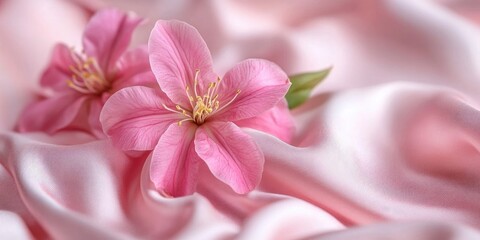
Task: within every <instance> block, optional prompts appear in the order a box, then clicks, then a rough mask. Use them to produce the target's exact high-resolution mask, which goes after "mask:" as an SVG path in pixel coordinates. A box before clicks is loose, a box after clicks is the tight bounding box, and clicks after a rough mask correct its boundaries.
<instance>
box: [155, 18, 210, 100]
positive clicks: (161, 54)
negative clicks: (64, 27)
mask: <svg viewBox="0 0 480 240" xmlns="http://www.w3.org/2000/svg"><path fill="white" fill-rule="evenodd" d="M148 51H149V53H150V64H151V66H152V71H153V73H154V74H155V76H156V78H157V81H158V84H159V85H160V88H161V89H162V91H164V92H165V93H166V94H167V95H168V97H169V98H170V99H172V100H173V101H174V102H175V103H178V104H181V105H182V106H185V107H186V106H189V105H190V104H189V101H188V98H187V96H186V93H185V88H186V87H187V86H188V87H189V88H190V90H191V91H193V87H194V79H195V71H196V70H199V71H200V73H199V78H200V81H199V82H198V84H199V85H198V89H199V92H203V89H205V87H204V86H206V85H207V84H208V82H209V81H215V80H216V75H215V74H213V69H212V57H211V56H210V52H209V50H208V48H207V45H206V43H205V41H204V40H203V39H202V37H201V36H200V34H199V33H198V31H197V30H196V29H195V28H193V27H192V26H190V25H188V24H186V23H184V22H179V21H161V20H160V21H157V23H156V24H155V27H154V28H153V30H152V33H151V35H150V40H149V42H148Z"/></svg>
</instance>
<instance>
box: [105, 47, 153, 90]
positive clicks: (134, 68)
mask: <svg viewBox="0 0 480 240" xmlns="http://www.w3.org/2000/svg"><path fill="white" fill-rule="evenodd" d="M116 70H117V71H116V75H115V78H114V79H115V81H114V82H113V83H112V88H113V92H116V91H118V90H120V89H122V88H125V87H131V86H139V85H140V86H151V87H154V86H155V85H156V81H155V76H154V75H153V73H152V70H151V68H150V62H149V60H148V50H147V46H142V47H138V48H135V49H132V50H130V51H127V52H126V53H125V54H123V55H122V56H121V57H120V59H119V60H118V61H117V66H116Z"/></svg>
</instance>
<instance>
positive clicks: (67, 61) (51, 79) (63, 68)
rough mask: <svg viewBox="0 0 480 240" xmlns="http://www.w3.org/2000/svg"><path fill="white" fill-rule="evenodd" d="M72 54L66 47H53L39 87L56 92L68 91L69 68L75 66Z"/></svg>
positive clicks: (59, 45) (70, 75) (70, 73)
mask: <svg viewBox="0 0 480 240" xmlns="http://www.w3.org/2000/svg"><path fill="white" fill-rule="evenodd" d="M72 54H76V53H73V52H72V50H71V49H70V48H68V47H67V46H66V45H64V44H57V45H55V47H54V49H53V53H52V57H51V60H50V63H49V65H48V67H47V68H46V69H45V71H44V72H43V75H42V77H41V79H40V85H42V86H43V87H49V88H52V89H54V90H56V91H64V90H66V89H70V87H68V84H67V80H68V79H70V78H71V77H72V72H71V71H70V69H69V68H70V66H73V65H74V64H75V63H74V61H73V59H72ZM71 90H73V89H71Z"/></svg>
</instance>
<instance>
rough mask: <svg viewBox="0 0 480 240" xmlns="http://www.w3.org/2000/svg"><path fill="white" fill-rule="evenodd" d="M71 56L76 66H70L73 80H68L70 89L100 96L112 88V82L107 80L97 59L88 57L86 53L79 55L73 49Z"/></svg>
mask: <svg viewBox="0 0 480 240" xmlns="http://www.w3.org/2000/svg"><path fill="white" fill-rule="evenodd" d="M70 56H71V58H72V59H73V61H74V63H75V64H74V65H71V66H69V69H70V71H71V72H72V78H71V79H69V80H67V84H68V86H69V87H71V88H73V89H74V90H76V91H78V92H80V93H84V94H99V93H102V92H105V91H106V90H108V89H109V88H110V82H109V81H107V79H106V78H105V75H104V74H103V70H102V69H101V68H100V65H98V62H97V61H96V59H95V58H92V57H88V56H86V55H85V54H84V53H83V55H78V54H76V53H75V52H74V50H73V49H71V51H70Z"/></svg>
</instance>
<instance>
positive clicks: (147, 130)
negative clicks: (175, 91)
mask: <svg viewBox="0 0 480 240" xmlns="http://www.w3.org/2000/svg"><path fill="white" fill-rule="evenodd" d="M162 104H168V105H169V106H172V104H171V103H170V102H169V101H168V98H166V96H165V94H164V93H162V92H161V91H159V90H156V89H152V88H148V87H143V86H136V87H128V88H124V89H122V90H120V91H118V92H116V93H115V94H113V95H112V96H111V97H110V98H109V99H108V100H107V102H106V103H105V105H104V107H103V110H102V112H101V113H100V122H101V123H102V126H103V130H104V132H105V133H106V134H107V135H108V136H110V137H111V138H112V140H113V142H114V143H115V144H116V145H117V146H119V147H121V148H122V149H123V150H152V149H153V148H155V146H156V144H157V143H158V139H160V136H161V135H162V134H163V132H165V130H167V128H168V126H169V125H170V124H172V123H174V122H177V121H179V118H180V116H181V115H180V114H178V113H173V112H170V111H167V110H165V109H164V108H163V106H162Z"/></svg>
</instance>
